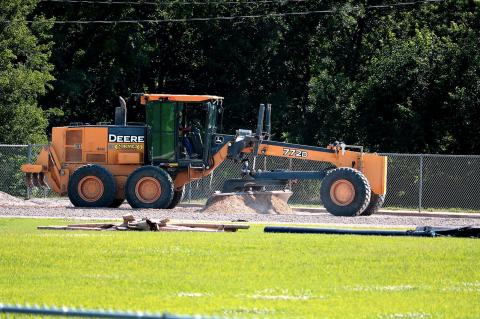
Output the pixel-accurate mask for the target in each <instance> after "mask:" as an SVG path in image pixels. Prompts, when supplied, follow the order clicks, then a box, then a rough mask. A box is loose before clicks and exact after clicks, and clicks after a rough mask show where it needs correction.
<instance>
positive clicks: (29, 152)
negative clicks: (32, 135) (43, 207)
mask: <svg viewBox="0 0 480 319" xmlns="http://www.w3.org/2000/svg"><path fill="white" fill-rule="evenodd" d="M27 161H28V164H32V144H28V147H27ZM26 187H27V199H30V197H31V196H32V194H31V189H30V187H29V186H28V185H26Z"/></svg>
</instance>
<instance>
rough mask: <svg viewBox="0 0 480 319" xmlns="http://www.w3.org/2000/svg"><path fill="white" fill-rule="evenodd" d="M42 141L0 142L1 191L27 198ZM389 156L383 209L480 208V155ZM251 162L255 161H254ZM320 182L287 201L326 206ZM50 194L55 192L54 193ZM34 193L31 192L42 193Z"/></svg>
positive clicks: (219, 179) (230, 171)
mask: <svg viewBox="0 0 480 319" xmlns="http://www.w3.org/2000/svg"><path fill="white" fill-rule="evenodd" d="M40 148H41V145H0V167H1V169H0V191H3V192H6V193H9V194H11V195H15V196H20V197H25V196H26V195H27V188H26V187H25V184H24V179H23V174H22V173H21V172H20V165H21V164H23V163H28V162H34V161H35V160H36V156H37V154H38V152H39V150H40ZM382 155H386V156H388V178H387V180H388V182H387V196H386V200H385V205H384V207H395V208H406V209H418V210H422V209H436V210H452V209H463V210H466V209H467V210H480V186H479V185H480V155H432V154H388V153H387V154H382ZM250 163H251V164H252V163H253V161H252V160H250ZM256 167H257V168H259V169H266V170H273V169H290V170H298V171H320V170H323V169H326V168H329V167H330V164H328V163H322V162H312V161H307V160H301V159H290V158H283V157H274V156H271V157H264V156H259V157H257V160H256ZM240 168H241V164H240V163H234V162H233V161H225V162H223V163H222V164H221V165H220V166H219V167H218V168H217V169H216V170H215V171H214V172H213V173H212V174H211V175H209V176H206V177H205V178H203V179H201V180H198V181H194V182H192V183H190V184H189V185H188V186H187V189H186V194H185V198H184V202H194V203H195V202H204V201H205V200H206V199H207V198H208V197H209V196H210V195H211V194H212V193H213V192H215V191H217V190H221V189H222V186H223V183H224V182H225V181H226V180H227V179H230V178H238V177H240ZM320 184H321V181H298V182H297V183H295V184H292V185H291V189H292V191H293V196H292V197H291V198H290V201H289V203H290V204H293V205H302V206H309V205H311V206H319V205H322V203H321V200H320ZM50 194H51V193H50ZM44 195H45V194H44V193H43V192H42V191H38V190H37V191H36V193H34V194H32V196H44Z"/></svg>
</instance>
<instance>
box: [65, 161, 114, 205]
mask: <svg viewBox="0 0 480 319" xmlns="http://www.w3.org/2000/svg"><path fill="white" fill-rule="evenodd" d="M116 190H117V184H116V182H115V178H114V177H113V175H112V174H111V173H110V172H109V171H108V170H107V169H105V168H104V167H102V166H100V165H92V164H88V165H84V166H81V167H79V168H78V169H77V170H75V171H74V172H73V174H72V176H70V179H69V181H68V198H69V199H70V201H71V202H72V204H73V205H74V206H75V207H109V206H110V205H111V204H112V202H113V200H114V199H115V193H116Z"/></svg>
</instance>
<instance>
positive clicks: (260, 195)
mask: <svg viewBox="0 0 480 319" xmlns="http://www.w3.org/2000/svg"><path fill="white" fill-rule="evenodd" d="M290 196H291V192H256V193H253V192H244V193H230V194H213V195H212V196H211V197H210V198H209V199H208V201H207V203H206V204H205V207H204V208H203V209H202V210H201V211H202V212H205V213H251V214H291V213H292V209H291V208H290V206H289V205H288V204H287V202H286V201H285V200H284V199H282V197H283V198H286V199H287V200H288V197H290Z"/></svg>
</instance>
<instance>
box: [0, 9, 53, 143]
mask: <svg viewBox="0 0 480 319" xmlns="http://www.w3.org/2000/svg"><path fill="white" fill-rule="evenodd" d="M36 2H37V1H36V0H28V1H23V0H2V1H1V5H0V21H3V20H7V21H10V22H0V92H1V94H0V142H2V143H45V142H46V135H45V128H46V126H47V124H48V123H47V120H46V118H45V115H44V113H43V111H42V109H41V108H39V107H38V106H37V99H38V97H39V96H41V95H44V94H45V93H46V90H47V88H48V87H49V86H48V83H49V82H50V81H51V80H53V77H52V75H51V71H52V69H53V67H52V65H51V64H50V63H49V62H48V60H49V58H50V48H51V42H50V40H49V38H50V36H49V33H48V31H49V27H50V26H51V24H49V23H45V19H44V18H42V17H34V20H35V21H36V22H34V23H32V24H28V23H27V22H26V20H27V17H30V14H31V12H32V11H33V9H34V7H35V4H36Z"/></svg>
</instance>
